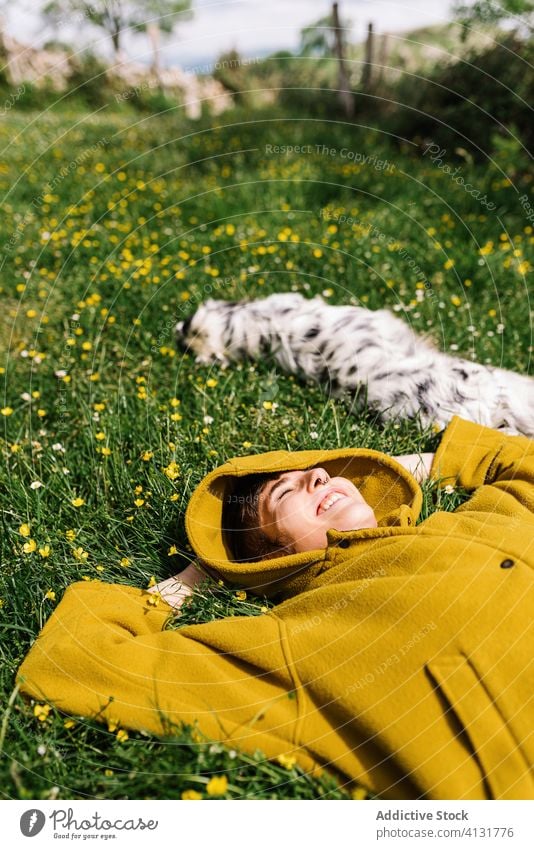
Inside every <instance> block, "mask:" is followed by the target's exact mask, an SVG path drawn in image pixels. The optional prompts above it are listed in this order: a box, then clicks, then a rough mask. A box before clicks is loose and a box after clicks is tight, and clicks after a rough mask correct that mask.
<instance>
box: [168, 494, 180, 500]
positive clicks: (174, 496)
mask: <svg viewBox="0 0 534 849" xmlns="http://www.w3.org/2000/svg"><path fill="white" fill-rule="evenodd" d="M179 498H180V496H179V495H178V493H177V492H173V494H172V495H171V496H170V497H169V501H178V499H179Z"/></svg>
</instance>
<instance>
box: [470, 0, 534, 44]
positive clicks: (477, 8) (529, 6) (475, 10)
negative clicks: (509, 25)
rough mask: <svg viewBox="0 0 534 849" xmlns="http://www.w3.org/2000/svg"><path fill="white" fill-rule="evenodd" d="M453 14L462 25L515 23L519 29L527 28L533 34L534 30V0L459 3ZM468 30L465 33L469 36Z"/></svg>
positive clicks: (493, 0) (486, 0)
mask: <svg viewBox="0 0 534 849" xmlns="http://www.w3.org/2000/svg"><path fill="white" fill-rule="evenodd" d="M453 14H454V15H455V17H456V18H457V19H458V20H459V21H460V23H462V24H465V25H467V27H469V25H470V24H476V23H478V24H497V23H500V22H501V21H512V20H513V21H514V22H515V24H516V26H517V29H518V30H521V29H522V28H526V29H527V31H529V32H530V33H532V30H533V29H534V0H500V2H498V3H497V2H495V0H475V2H474V3H472V4H469V3H464V2H461V0H460V2H457V3H456V4H455V5H454V6H453ZM467 33H468V29H466V30H465V32H464V37H465V36H466V35H467Z"/></svg>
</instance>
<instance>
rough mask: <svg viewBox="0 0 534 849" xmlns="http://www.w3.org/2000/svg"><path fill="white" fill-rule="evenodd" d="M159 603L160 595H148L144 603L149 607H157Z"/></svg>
mask: <svg viewBox="0 0 534 849" xmlns="http://www.w3.org/2000/svg"><path fill="white" fill-rule="evenodd" d="M160 601H161V595H160V594H159V593H150V595H149V596H148V598H147V600H146V603H147V604H150V606H151V607H157V606H158V604H159V603H160Z"/></svg>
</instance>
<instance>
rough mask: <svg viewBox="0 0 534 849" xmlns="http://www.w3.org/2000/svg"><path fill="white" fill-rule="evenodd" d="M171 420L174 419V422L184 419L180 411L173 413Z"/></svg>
mask: <svg viewBox="0 0 534 849" xmlns="http://www.w3.org/2000/svg"><path fill="white" fill-rule="evenodd" d="M171 421H173V422H181V421H182V417H181V415H180V413H171Z"/></svg>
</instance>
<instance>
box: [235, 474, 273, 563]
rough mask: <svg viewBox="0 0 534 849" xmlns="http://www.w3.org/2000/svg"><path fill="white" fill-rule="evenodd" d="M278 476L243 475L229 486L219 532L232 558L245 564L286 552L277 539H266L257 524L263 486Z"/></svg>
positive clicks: (258, 522) (268, 558)
mask: <svg viewBox="0 0 534 849" xmlns="http://www.w3.org/2000/svg"><path fill="white" fill-rule="evenodd" d="M279 476H280V472H275V473H273V474H254V475H246V477H244V478H237V480H236V482H235V483H234V486H233V489H232V490H231V491H229V492H227V493H226V494H225V497H224V504H223V512H222V524H223V534H224V535H225V537H226V541H227V543H228V546H229V548H230V551H231V553H232V559H233V560H236V561H242V562H245V563H253V562H255V561H258V560H270V559H272V558H273V557H282V556H283V555H284V554H288V553H289V552H288V550H287V549H285V548H284V546H283V544H282V542H280V541H279V540H274V541H273V540H272V539H269V537H268V536H267V534H266V533H265V532H264V531H263V530H262V528H261V526H260V515H259V505H260V497H261V494H262V491H263V489H264V487H265V485H266V484H267V483H268V482H269V481H272V480H275V479H276V478H278V477H279Z"/></svg>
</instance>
